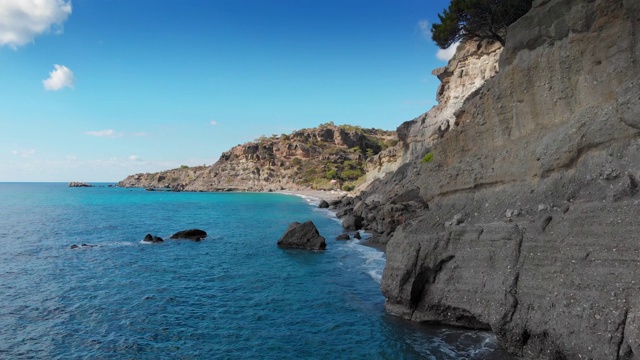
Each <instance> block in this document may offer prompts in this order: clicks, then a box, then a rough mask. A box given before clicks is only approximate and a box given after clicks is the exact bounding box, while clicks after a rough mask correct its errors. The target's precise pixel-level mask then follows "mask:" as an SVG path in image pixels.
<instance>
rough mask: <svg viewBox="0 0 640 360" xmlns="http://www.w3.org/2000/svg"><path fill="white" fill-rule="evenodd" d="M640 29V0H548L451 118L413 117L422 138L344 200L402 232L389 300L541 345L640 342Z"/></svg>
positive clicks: (586, 347)
mask: <svg viewBox="0 0 640 360" xmlns="http://www.w3.org/2000/svg"><path fill="white" fill-rule="evenodd" d="M639 39H640V3H638V2H634V1H626V0H625V1H623V0H617V1H598V0H592V1H587V0H584V1H581V0H573V1H559V0H558V1H553V0H539V1H534V6H533V9H532V10H531V11H530V12H529V13H528V14H527V15H525V16H524V17H523V18H522V19H520V20H519V21H518V22H516V23H515V24H514V25H512V27H511V28H510V29H509V35H508V37H507V42H506V46H505V48H504V50H503V51H502V54H501V55H500V58H499V72H498V73H497V74H496V75H495V76H494V77H492V78H491V79H489V80H487V81H486V83H485V84H484V85H483V86H481V87H479V88H478V89H476V90H475V91H474V92H472V93H471V94H470V95H469V96H468V97H467V98H466V99H465V100H464V102H463V104H462V105H461V106H460V108H459V109H458V110H456V111H455V112H454V113H453V116H454V119H453V121H452V122H449V123H448V127H447V125H445V126H444V128H443V127H438V128H436V129H435V130H434V131H431V132H430V131H429V128H428V127H427V126H421V123H423V122H424V121H423V120H426V119H429V118H430V117H433V116H436V115H437V114H435V115H434V114H426V115H425V116H423V117H421V118H419V119H417V120H414V121H412V122H409V123H405V124H403V125H401V126H400V128H399V129H398V134H399V138H400V140H401V142H403V141H404V144H403V146H404V148H405V149H406V150H408V151H411V150H410V149H412V148H413V149H416V150H417V149H422V150H420V151H421V152H420V151H418V152H416V153H415V154H414V155H412V156H411V157H410V158H412V159H413V161H407V162H404V163H402V164H401V165H400V166H398V168H397V170H395V171H394V172H392V173H389V174H388V175H387V176H384V177H382V178H380V179H378V180H376V181H374V182H373V183H372V184H371V185H370V186H369V187H368V188H367V189H366V190H365V191H364V192H362V193H361V194H360V195H359V196H358V197H355V198H352V199H345V200H344V201H343V202H342V206H343V207H344V209H343V210H341V212H343V213H350V214H352V215H353V216H358V217H360V218H362V219H363V222H364V227H365V228H370V229H371V230H372V231H374V232H377V233H379V235H380V236H379V238H381V239H382V240H381V241H382V242H388V243H387V264H386V267H385V271H384V276H383V280H382V291H383V293H384V295H385V297H386V299H387V301H386V309H387V310H388V311H389V312H391V313H394V314H397V315H399V316H402V317H405V318H407V319H411V320H413V321H419V322H436V323H444V324H451V325H458V326H464V327H469V328H478V329H490V330H492V331H494V332H495V333H496V334H497V335H498V338H499V339H500V340H501V342H502V343H503V345H504V346H505V347H506V349H507V350H508V351H509V352H511V353H513V354H515V355H518V356H520V357H523V358H526V359H634V358H637V357H638V355H639V354H640V341H639V337H638V334H639V330H638V329H639V326H640V323H639V319H640V317H639V314H640V305H639V304H638V298H639V295H640V285H639V283H638V280H637V279H638V276H639V275H640V243H638V241H637V240H636V239H635V235H634V234H636V233H637V232H638V231H639V230H640V225H639V224H638V223H637V221H636V220H635V219H637V218H638V216H640V206H639V204H640V200H639V198H638V182H639V181H640V166H639V165H638V164H640V120H639V119H640V56H639V54H640V41H639ZM406 134H422V139H423V140H419V141H421V143H420V144H412V143H409V144H407V143H406V140H405V139H408V138H409V137H408V136H407V135H406ZM429 154H430V155H429ZM416 155H417V156H416ZM427 155H428V156H427ZM421 159H422V160H424V161H421ZM407 200H408V201H407Z"/></svg>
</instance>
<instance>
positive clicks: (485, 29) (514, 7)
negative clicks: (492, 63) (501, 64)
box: [431, 0, 532, 49]
mask: <svg viewBox="0 0 640 360" xmlns="http://www.w3.org/2000/svg"><path fill="white" fill-rule="evenodd" d="M531 3H532V0H451V4H449V8H448V9H444V10H443V12H442V14H438V18H439V19H440V23H434V24H433V25H432V26H431V38H432V39H433V41H435V42H436V44H438V46H439V47H441V48H442V49H446V48H448V47H449V46H451V45H452V44H454V43H456V42H458V41H460V40H470V39H476V40H485V39H490V40H495V41H499V42H500V43H501V44H502V45H503V46H504V38H505V35H506V33H507V28H508V27H509V25H511V24H513V23H514V22H515V21H516V20H518V19H519V18H521V17H522V15H524V14H526V13H527V11H529V9H531Z"/></svg>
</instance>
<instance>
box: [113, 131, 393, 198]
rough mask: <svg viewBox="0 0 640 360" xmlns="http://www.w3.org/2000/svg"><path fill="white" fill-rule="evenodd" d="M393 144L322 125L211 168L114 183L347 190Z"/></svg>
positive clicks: (232, 155) (382, 135) (380, 136)
mask: <svg viewBox="0 0 640 360" xmlns="http://www.w3.org/2000/svg"><path fill="white" fill-rule="evenodd" d="M396 143H397V140H396V135H395V132H393V131H384V130H377V129H363V128H360V127H357V126H349V125H341V126H336V125H334V124H333V123H327V124H323V125H320V126H319V127H317V128H313V129H303V130H299V131H295V132H293V133H291V134H288V135H286V134H283V135H280V136H272V137H268V138H267V137H262V138H260V139H257V140H256V141H252V142H248V143H246V144H242V145H238V146H235V147H234V148H232V149H231V150H229V151H227V152H224V153H223V154H222V155H221V156H220V159H219V160H218V161H217V162H216V163H215V164H213V165H212V166H200V167H193V168H191V167H186V166H183V167H181V168H178V169H173V170H168V171H163V172H159V173H147V174H135V175H131V176H129V177H127V178H126V179H124V180H123V181H121V182H119V183H118V185H119V186H122V187H144V188H150V189H155V188H169V189H171V190H174V191H276V190H299V189H306V188H314V189H322V190H330V189H344V190H352V189H353V188H354V187H355V186H356V185H357V184H358V182H359V181H362V180H361V178H363V175H364V172H365V162H366V160H367V159H368V158H371V157H374V156H375V155H377V154H378V153H380V152H381V151H383V150H384V149H387V148H388V147H390V146H393V145H395V144H396Z"/></svg>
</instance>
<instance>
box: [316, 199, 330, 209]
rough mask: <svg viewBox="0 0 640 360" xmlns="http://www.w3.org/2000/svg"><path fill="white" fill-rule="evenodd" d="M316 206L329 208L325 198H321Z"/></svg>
mask: <svg viewBox="0 0 640 360" xmlns="http://www.w3.org/2000/svg"><path fill="white" fill-rule="evenodd" d="M318 208H320V209H327V208H329V203H328V202H326V201H325V200H322V201H320V204H318Z"/></svg>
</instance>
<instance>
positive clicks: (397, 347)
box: [0, 183, 507, 359]
mask: <svg viewBox="0 0 640 360" xmlns="http://www.w3.org/2000/svg"><path fill="white" fill-rule="evenodd" d="M96 185H103V186H101V187H93V188H69V187H67V186H66V184H62V183H0V359H504V358H507V356H506V355H505V354H504V353H503V352H502V351H501V350H499V347H498V345H497V342H496V340H495V337H494V336H493V335H492V334H489V333H485V332H471V331H465V330H461V329H451V328H444V327H434V326H424V325H419V324H414V323H410V322H407V321H403V320H401V319H398V318H396V317H394V316H390V315H388V314H385V312H384V308H383V306H384V298H383V296H382V294H381V293H380V288H379V282H380V279H381V274H382V269H383V267H384V261H385V259H384V254H383V253H381V252H378V251H377V250H374V249H372V248H368V247H365V246H362V245H360V244H359V243H358V242H357V241H355V240H353V241H348V242H338V241H336V240H334V239H335V237H336V236H337V235H338V234H340V233H341V232H342V229H341V227H340V225H339V222H338V221H337V220H336V219H335V217H334V216H333V214H331V213H330V212H328V211H326V210H320V209H317V208H316V206H315V205H316V204H315V202H314V201H313V199H305V198H300V197H296V196H290V195H281V194H255V193H174V192H149V191H144V190H140V189H133V190H132V189H123V188H113V187H106V186H104V185H106V184H96ZM306 220H312V221H313V222H314V223H315V224H316V225H317V227H318V229H319V230H320V233H321V234H322V235H323V236H324V237H326V238H327V250H326V251H324V252H308V251H302V250H282V249H279V248H278V247H277V246H276V241H277V240H278V238H279V237H280V236H281V235H282V234H283V232H284V231H285V229H286V228H287V226H288V225H289V224H290V223H291V222H292V221H300V222H302V221H306ZM189 228H200V229H203V230H205V231H207V232H208V233H209V237H208V238H207V239H205V240H203V241H201V242H192V241H185V240H169V239H166V238H168V237H169V236H170V235H171V234H172V233H174V232H176V231H179V230H184V229H189ZM147 233H151V234H153V235H157V236H160V237H163V238H165V239H166V240H165V242H164V243H162V244H143V243H141V240H142V238H143V237H144V236H145V235H146V234H147ZM82 243H86V244H90V245H94V246H93V247H87V248H81V249H71V248H70V247H71V245H73V244H82Z"/></svg>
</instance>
